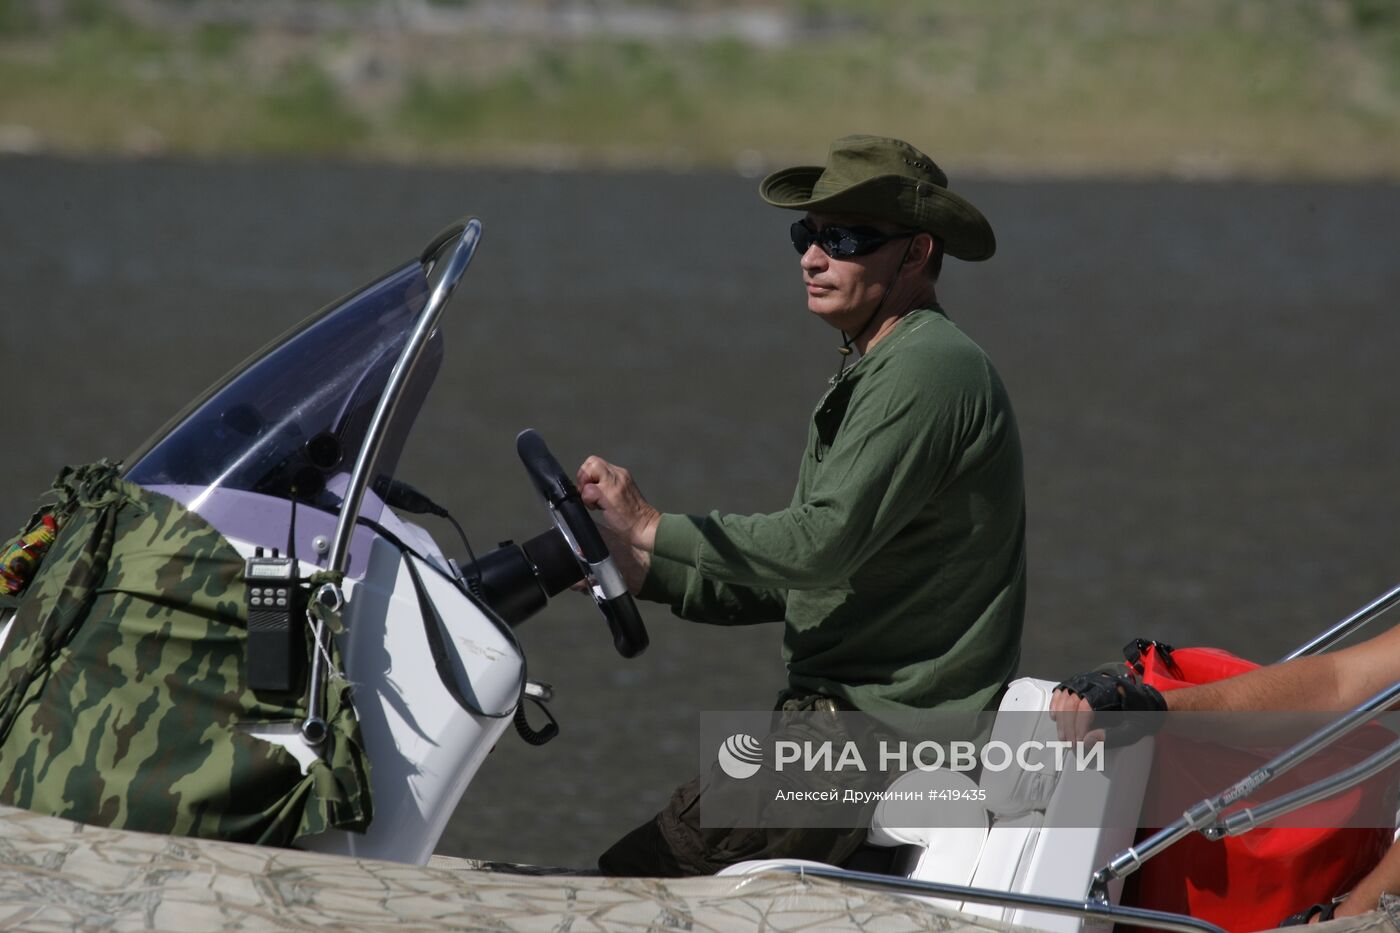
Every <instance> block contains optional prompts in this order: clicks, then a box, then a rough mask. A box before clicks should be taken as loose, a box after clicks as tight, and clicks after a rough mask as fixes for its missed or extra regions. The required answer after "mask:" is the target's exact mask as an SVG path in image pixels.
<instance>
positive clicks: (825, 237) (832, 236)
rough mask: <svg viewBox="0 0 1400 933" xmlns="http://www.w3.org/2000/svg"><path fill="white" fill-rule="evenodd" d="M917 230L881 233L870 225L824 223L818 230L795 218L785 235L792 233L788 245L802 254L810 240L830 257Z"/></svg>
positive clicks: (859, 252) (876, 245)
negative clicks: (848, 225)
mask: <svg viewBox="0 0 1400 933" xmlns="http://www.w3.org/2000/svg"><path fill="white" fill-rule="evenodd" d="M917 233H918V231H915V230H908V231H905V232H904V233H881V232H880V231H879V230H876V229H875V228H874V227H836V226H826V227H822V228H821V229H820V230H813V229H812V228H811V227H809V226H807V222H806V221H804V220H799V221H797V222H796V223H794V224H793V225H792V226H791V227H789V228H788V235H789V236H791V237H792V246H793V248H794V249H796V250H797V251H798V252H799V253H802V254H805V253H806V252H807V250H808V249H810V248H811V246H812V244H813V243H816V244H817V245H818V246H820V247H821V249H822V252H824V253H826V254H827V255H828V256H831V257H832V258H833V259H847V258H849V257H851V256H864V255H867V254H868V253H873V252H875V251H876V250H877V249H879V248H880V247H882V246H884V245H885V244H886V243H888V242H889V241H890V240H903V239H907V238H909V237H911V236H916V235H917Z"/></svg>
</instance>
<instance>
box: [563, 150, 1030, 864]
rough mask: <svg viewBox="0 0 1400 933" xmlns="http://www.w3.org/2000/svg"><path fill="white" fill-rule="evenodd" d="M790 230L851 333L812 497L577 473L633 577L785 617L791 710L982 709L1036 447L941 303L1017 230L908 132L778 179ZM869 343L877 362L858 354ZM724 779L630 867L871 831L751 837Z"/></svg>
mask: <svg viewBox="0 0 1400 933" xmlns="http://www.w3.org/2000/svg"><path fill="white" fill-rule="evenodd" d="M760 194H761V196H762V197H763V199H764V200H765V201H766V202H768V203H769V204H772V205H774V206H776V207H780V208H786V209H791V210H797V211H803V212H805V213H804V216H803V217H802V218H801V219H800V220H798V221H796V222H795V223H794V224H793V225H792V228H791V236H792V241H793V245H794V246H795V247H796V248H797V251H798V252H799V253H800V254H801V256H802V259H801V268H802V278H803V284H804V287H805V289H806V293H807V308H808V310H809V311H810V312H811V313H813V314H815V315H816V316H817V317H819V318H821V319H822V320H823V321H825V322H826V323H827V324H829V325H830V326H832V327H834V328H836V329H838V330H839V331H841V333H842V336H843V338H844V339H843V346H842V347H841V352H842V354H843V359H842V365H841V369H840V371H839V372H838V373H837V374H836V376H835V377H833V379H832V380H831V385H830V386H829V388H828V389H827V391H826V393H825V395H823V396H822V398H821V400H820V401H819V402H818V403H817V407H816V410H815V411H814V412H813V415H812V422H811V425H810V429H809V432H808V438H807V446H806V449H805V451H804V453H803V458H802V462H801V466H800V468H799V471H798V477H797V489H796V491H795V493H794V495H793V500H792V504H791V505H790V506H789V507H788V508H786V509H783V510H782V511H779V512H773V513H769V514H760V515H721V514H719V513H717V512H715V513H711V514H709V515H707V516H699V515H677V514H662V513H660V512H658V511H657V510H656V509H655V508H653V507H652V506H651V505H650V504H649V503H648V502H647V501H646V499H645V498H644V497H643V496H642V494H641V492H640V491H639V489H638V487H637V485H636V483H635V482H633V480H632V478H631V476H630V474H629V473H628V472H627V471H626V470H625V469H622V468H621V467H618V466H615V465H613V464H611V463H608V462H607V461H605V460H603V459H602V458H600V457H590V458H588V460H586V461H585V462H584V464H583V465H582V466H581V467H580V468H579V471H578V482H579V487H580V489H581V491H582V495H583V499H584V501H585V502H586V503H587V504H588V505H589V506H590V507H592V508H595V509H598V510H599V511H600V513H601V515H600V517H601V524H602V526H603V528H604V531H605V533H606V534H607V535H608V536H609V538H610V544H611V545H612V546H613V550H614V554H615V557H616V558H617V560H618V562H619V565H620V566H621V568H622V571H623V574H624V577H625V578H626V579H627V582H628V585H629V587H630V588H631V589H632V590H633V592H635V593H637V594H638V595H639V596H641V597H642V598H645V599H651V600H656V601H659V602H665V603H668V604H669V605H670V606H671V608H672V610H673V611H674V612H675V613H676V614H677V615H679V616H681V617H682V618H686V619H691V620H694V621H699V622H709V623H715V624H723V625H739V624H751V623H758V622H769V621H773V622H779V621H781V622H783V623H784V633H783V657H784V660H785V661H786V663H787V669H788V683H787V685H786V687H785V689H783V690H782V692H781V693H780V695H779V707H780V708H782V709H788V710H808V709H828V710H838V709H856V710H864V711H870V712H878V711H881V710H900V709H935V708H937V709H949V710H963V711H974V710H982V709H986V708H989V707H990V706H992V705H993V704H994V702H995V701H996V699H997V697H998V696H999V694H1000V692H1001V690H1002V688H1003V687H1004V686H1005V684H1006V682H1007V681H1008V680H1009V679H1010V678H1011V677H1012V675H1013V674H1014V673H1015V670H1016V667H1017V664H1018V661H1019V657H1020V636H1021V622H1022V615H1023V611H1024V606H1025V508H1024V490H1023V486H1022V479H1021V448H1020V441H1019V438H1018V436H1017V431H1016V422H1015V418H1014V416H1013V415H1012V411H1011V405H1010V402H1009V400H1008V399H1007V395H1006V390H1005V388H1004V387H1003V386H1002V383H1001V380H1000V378H999V377H998V376H997V373H996V371H995V370H994V369H993V368H992V365H991V362H990V361H989V360H988V359H987V357H986V355H985V354H984V353H983V352H982V350H981V349H980V348H979V347H978V346H977V345H976V344H975V343H973V342H972V340H970V339H969V338H968V337H967V336H966V335H964V334H963V332H962V331H961V330H960V329H959V328H958V327H957V326H956V325H955V324H953V323H952V322H951V321H950V320H949V319H948V317H947V315H946V314H945V312H944V311H943V309H942V308H940V307H939V305H938V302H937V296H936V292H935V285H936V282H937V279H938V275H939V272H940V269H941V266H942V259H943V254H944V253H947V254H948V255H951V256H954V257H956V258H959V259H964V260H971V261H980V260H984V259H987V258H988V257H990V256H991V255H992V253H993V251H994V250H995V248H996V241H995V239H994V237H993V234H992V230H991V226H990V225H989V224H988V223H987V221H986V219H985V218H984V217H983V216H982V214H981V212H979V211H978V210H977V208H975V207H973V206H972V204H970V203H969V202H968V201H966V200H965V199H963V198H962V197H960V196H958V195H956V194H954V193H953V192H952V191H950V190H948V186H947V177H946V176H945V175H944V174H943V172H942V171H941V170H940V169H939V168H938V166H937V165H936V164H935V163H934V162H933V160H932V159H930V158H929V157H928V156H926V155H924V154H923V153H922V152H920V151H919V150H917V149H915V148H914V147H912V146H910V145H909V144H907V143H904V142H902V141H900V140H895V139H887V138H884V137H876V136H847V137H844V138H842V139H839V140H837V141H836V142H835V143H833V144H832V147H831V150H830V153H829V155H828V160H827V164H826V165H825V166H803V167H797V168H791V169H786V170H784V171H780V172H775V173H774V174H772V175H770V176H768V177H767V178H766V179H764V181H763V183H762V185H761V186H760ZM853 351H854V353H855V354H858V359H857V360H856V361H855V362H854V364H852V365H847V362H848V360H849V357H850V356H851V355H852V352H853ZM702 787H703V780H701V781H699V782H692V784H691V785H687V786H686V787H684V788H682V789H681V790H680V791H678V792H677V796H676V798H675V799H673V800H672V802H671V805H670V806H669V807H668V808H667V810H665V811H663V812H662V813H661V814H658V816H657V818H656V819H655V820H653V821H652V822H650V823H648V824H646V825H644V826H643V827H641V828H640V829H638V830H636V831H634V832H633V833H632V834H630V835H629V836H628V837H626V838H625V839H624V840H622V842H620V843H618V845H616V846H614V847H613V849H611V850H609V852H608V853H606V854H605V855H604V856H603V858H602V859H601V860H600V863H599V864H600V866H601V867H602V869H603V871H604V872H605V873H609V874H661V875H669V874H699V873H708V872H710V871H714V870H715V869H716V868H717V867H720V866H722V865H723V864H725V863H727V862H731V861H740V860H743V859H746V858H755V857H774V856H788V857H802V858H814V859H822V860H826V861H840V859H841V858H843V857H844V856H845V855H848V854H849V853H850V851H852V850H853V848H854V847H855V845H856V844H858V842H859V836H860V835H861V834H859V833H852V832H847V833H844V834H842V833H839V832H834V831H824V832H823V831H805V832H791V833H787V834H783V833H778V834H776V836H775V835H774V834H772V833H769V834H768V835H767V837H766V838H765V837H764V834H762V833H759V834H754V833H752V832H750V833H748V834H747V836H746V839H747V840H748V841H746V842H742V843H738V844H736V841H735V839H734V838H733V837H723V836H720V835H716V832H715V831H714V830H708V831H706V830H701V829H700V828H698V827H697V826H695V825H693V822H691V821H688V820H687V819H686V817H685V814H687V813H693V812H694V811H696V810H698V809H699V808H698V807H695V806H693V805H692V804H693V803H694V798H695V795H696V794H698V793H700V792H701V789H702Z"/></svg>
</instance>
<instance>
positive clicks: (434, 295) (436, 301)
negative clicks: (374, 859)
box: [301, 217, 481, 745]
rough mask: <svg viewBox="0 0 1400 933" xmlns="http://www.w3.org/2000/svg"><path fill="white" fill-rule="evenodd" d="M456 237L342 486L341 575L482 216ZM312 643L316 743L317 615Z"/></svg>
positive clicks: (307, 730)
mask: <svg viewBox="0 0 1400 933" xmlns="http://www.w3.org/2000/svg"><path fill="white" fill-rule="evenodd" d="M456 226H457V225H454V226H453V227H450V228H448V231H445V232H444V233H443V234H439V236H438V237H437V238H436V239H435V240H434V241H433V242H434V244H435V245H436V247H437V249H436V250H435V251H434V255H436V254H437V252H438V251H440V250H442V249H445V248H446V247H447V245H448V244H449V243H450V242H451V241H452V239H453V235H454V234H453V233H452V232H451V231H454V230H455V229H456ZM456 239H457V244H456V246H455V247H454V248H453V250H452V253H451V254H450V255H449V256H448V257H447V259H446V260H445V261H443V262H442V263H441V265H442V274H441V275H440V276H439V277H438V280H437V284H436V285H435V286H433V290H432V292H431V294H429V296H428V301H427V303H426V304H425V305H424V306H423V310H422V311H421V312H419V314H418V320H417V321H415V322H414V324H413V330H412V331H411V332H410V333H409V336H408V340H407V341H406V342H405V343H404V347H403V350H402V351H400V353H399V358H398V360H396V361H395V363H394V368H393V369H392V370H391V371H390V372H389V381H388V382H387V383H386V384H385V386H384V391H383V392H381V393H380V395H379V404H378V405H377V406H375V409H374V415H373V416H372V417H371V418H370V422H369V427H368V428H367V429H366V431H365V439H364V443H362V444H361V445H360V452H359V455H358V456H357V457H356V458H355V468H354V470H353V471H352V472H351V474H350V482H349V485H348V486H347V487H346V489H345V497H344V499H343V500H342V501H341V506H340V517H339V519H338V521H337V522H336V526H335V538H334V539H333V541H332V544H331V549H330V556H329V559H328V561H327V567H328V569H330V570H331V571H332V572H336V573H342V574H343V573H344V572H345V568H346V565H347V564H348V563H349V559H350V538H351V536H352V535H353V534H354V531H355V523H356V521H358V520H359V517H360V506H361V505H362V504H363V502H364V496H365V489H366V488H367V487H368V485H369V473H370V469H371V468H372V467H373V466H374V461H375V459H376V458H378V456H379V451H380V448H381V447H382V446H383V443H384V436H385V434H386V433H387V432H388V429H389V419H390V418H392V417H393V415H394V410H395V408H397V407H398V404H399V398H400V397H401V396H402V395H403V390H404V386H405V385H407V384H408V379H409V377H410V376H411V375H412V374H413V370H414V367H416V366H417V365H418V359H419V357H420V356H421V355H422V352H423V347H424V346H426V345H427V343H428V338H429V337H430V336H432V333H433V330H434V329H435V328H436V327H437V324H438V319H439V318H440V317H441V316H442V310H443V308H445V307H446V306H447V299H449V298H451V297H452V292H453V290H454V289H456V287H457V283H458V282H459V281H460V280H461V278H462V273H464V272H465V271H466V270H467V266H468V264H470V263H471V261H472V256H473V255H475V253H476V247H477V243H478V242H480V240H481V221H480V220H477V219H476V218H475V217H472V218H468V219H467V220H465V221H462V222H461V232H460V233H459V234H456ZM430 258H431V257H430V256H429V254H427V253H425V255H424V262H427V261H429V260H430ZM434 271H436V270H434ZM328 585H329V584H328ZM323 589H324V587H323ZM330 597H331V598H332V599H334V600H336V601H341V602H343V599H344V597H343V594H341V592H340V590H339V587H335V591H334V592H333V593H331V594H330ZM316 598H318V599H319V598H321V594H319V593H318V594H317V596H316ZM312 645H313V648H312V651H313V655H312V660H311V677H310V684H309V685H308V688H307V697H306V719H305V720H304V721H303V722H302V724H301V734H302V738H304V739H305V740H306V741H307V742H310V743H311V744H313V745H319V744H320V743H321V742H322V741H324V740H325V737H326V720H325V717H324V716H323V715H322V712H321V705H322V702H323V700H324V696H323V694H324V692H325V678H326V670H325V663H326V662H325V654H326V652H325V623H324V622H322V621H321V620H320V619H319V618H318V619H317V620H316V624H315V628H314V630H313V635H312Z"/></svg>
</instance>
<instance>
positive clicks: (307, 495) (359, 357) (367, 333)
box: [126, 261, 443, 573]
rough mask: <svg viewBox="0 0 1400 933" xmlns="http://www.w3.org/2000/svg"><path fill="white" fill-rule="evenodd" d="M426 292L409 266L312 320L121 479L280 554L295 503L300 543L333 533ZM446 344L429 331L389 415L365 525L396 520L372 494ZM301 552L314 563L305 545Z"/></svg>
mask: <svg viewBox="0 0 1400 933" xmlns="http://www.w3.org/2000/svg"><path fill="white" fill-rule="evenodd" d="M428 292H429V283H428V281H427V278H426V276H425V273H424V270H423V266H422V264H421V263H420V262H417V261H415V262H412V263H409V264H408V265H405V266H404V267H402V268H400V269H398V270H396V271H394V272H391V273H389V274H388V275H386V276H385V277H383V278H381V279H379V280H378V281H376V282H374V283H372V284H370V285H368V286H366V287H365V288H363V289H362V290H360V291H359V292H356V293H354V294H352V295H351V296H350V297H348V298H346V299H344V300H342V301H340V302H338V303H336V304H333V305H331V306H330V307H328V308H326V309H323V310H322V311H320V312H318V313H317V314H315V315H313V316H312V317H310V318H308V319H307V320H306V321H304V322H302V323H301V324H300V325H298V326H297V327H296V328H293V329H292V330H291V331H290V332H288V333H287V334H284V335H283V336H282V337H280V338H278V339H277V340H275V341H273V342H272V343H271V344H269V345H268V346H267V347H265V348H264V349H263V350H261V351H259V352H258V353H256V354H254V355H253V356H252V357H251V358H250V359H248V360H247V361H245V362H244V363H243V364H241V365H240V366H238V367H237V368H235V369H234V370H233V372H232V373H230V374H229V375H228V376H225V377H224V378H223V379H222V380H220V381H219V382H217V383H215V384H214V386H212V387H211V388H210V389H209V390H208V391H206V392H205V393H204V395H203V396H202V397H201V398H199V399H198V400H196V401H195V402H194V403H192V404H191V406H190V407H189V408H187V409H186V410H185V411H184V412H182V413H181V414H180V415H177V416H176V417H175V418H174V419H173V420H172V421H171V422H170V423H169V424H167V425H166V426H165V427H164V428H162V429H161V430H160V431H158V432H156V434H155V436H154V437H152V438H151V439H150V440H148V441H147V442H146V444H145V445H144V446H143V447H142V448H141V449H140V450H139V451H138V452H137V453H136V454H134V455H133V456H132V457H131V458H129V459H128V462H129V463H131V464H132V465H131V467H130V469H129V470H128V471H127V474H126V478H127V479H128V480H130V481H131V482H134V483H137V484H139V485H141V486H144V487H147V488H150V489H154V490H155V491H158V492H161V493H164V494H165V495H169V496H171V497H173V498H175V499H177V500H179V501H181V502H182V503H184V504H185V505H186V506H187V507H188V508H190V509H191V510H193V511H195V512H197V513H199V514H200V515H202V516H203V517H204V518H205V519H206V520H207V521H209V522H210V523H211V524H212V525H214V526H215V527H216V528H218V529H219V530H220V531H222V532H223V533H224V534H226V535H229V536H232V537H237V538H240V539H243V540H245V541H250V542H252V543H254V544H259V545H264V546H267V547H284V546H286V545H287V544H288V540H289V539H288V530H289V525H290V522H289V515H290V502H291V500H292V499H293V498H294V499H295V501H296V503H297V508H298V509H301V508H302V507H307V511H306V514H305V519H306V521H305V524H306V525H307V528H306V531H307V533H308V537H309V534H310V532H311V531H313V530H322V529H324V528H326V527H333V520H332V521H331V522H329V524H328V523H327V521H326V519H327V518H330V517H331V516H333V515H334V514H335V513H337V512H338V511H339V508H340V502H341V495H342V493H343V492H344V491H345V488H346V485H347V484H348V480H349V476H350V473H351V471H352V470H353V468H354V463H355V458H356V456H357V455H358V454H359V451H360V447H361V445H362V443H363V441H364V438H365V432H366V429H367V428H368V426H369V423H370V420H371V416H372V415H373V413H374V410H375V407H376V405H377V404H378V402H379V398H380V395H381V394H382V392H383V390H384V387H385V385H386V383H387V382H388V380H389V374H390V372H391V370H392V369H393V366H394V363H395V362H396V361H397V359H398V357H399V354H400V352H401V351H402V350H403V347H404V344H405V342H406V341H407V339H408V337H409V334H410V332H411V330H412V328H413V324H414V321H415V319H416V318H417V317H418V314H419V313H420V312H421V311H422V310H423V307H424V305H425V304H426V303H427V297H428ZM442 346H443V342H442V335H441V332H440V331H439V332H435V333H434V334H433V335H432V338H431V339H430V340H429V342H428V344H427V345H426V346H425V347H424V350H423V352H422V354H421V356H420V358H419V360H418V364H417V366H416V367H415V369H414V371H413V374H412V376H411V378H410V380H409V382H408V384H407V386H406V389H405V391H404V393H403V395H402V396H401V398H400V399H399V402H398V404H397V406H396V407H395V409H394V414H393V418H392V420H391V422H390V424H389V427H388V431H387V433H386V435H385V438H384V441H383V444H382V445H381V447H380V451H379V455H378V458H377V460H376V461H375V463H374V465H373V469H372V471H371V473H370V488H369V490H367V491H366V493H365V497H364V502H363V504H362V506H361V510H360V517H361V518H362V519H368V520H370V521H372V522H378V521H380V520H381V518H384V519H385V520H387V521H393V519H392V516H391V515H389V516H387V517H386V510H385V509H384V504H383V502H382V501H381V500H380V499H379V497H378V496H377V495H375V493H374V490H375V489H376V487H379V488H382V484H384V483H385V482H387V480H389V479H392V477H393V472H394V469H395V467H396V465H397V463H398V460H399V456H400V454H401V453H402V451H403V446H404V442H405V440H406V439H407V437H408V434H409V430H410V429H411V428H412V426H413V422H414V420H415V418H416V417H417V415H418V412H419V409H420V408H421V407H422V403H423V399H424V398H425V396H426V395H427V392H428V389H429V387H430V386H431V385H432V381H433V378H434V377H435V376H436V374H437V371H438V368H439V366H440V365H441V362H442ZM316 512H320V513H321V515H320V516H317V515H316V514H315V513H316ZM297 520H298V522H299V523H301V522H302V519H301V518H298V519H297ZM395 524H397V523H396V522H395ZM302 536H303V535H302V532H301V530H298V534H297V537H298V538H301V537H302ZM303 547H304V545H303ZM298 553H299V554H300V555H302V556H303V557H305V558H310V557H311V556H312V555H311V553H308V551H307V550H302V548H301V547H298ZM353 572H354V571H353V568H352V573H353Z"/></svg>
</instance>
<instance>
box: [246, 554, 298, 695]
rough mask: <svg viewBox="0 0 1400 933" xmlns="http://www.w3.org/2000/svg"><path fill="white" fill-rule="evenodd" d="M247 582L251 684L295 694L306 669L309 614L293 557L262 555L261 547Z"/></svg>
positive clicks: (251, 561) (249, 565) (249, 564)
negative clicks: (304, 623) (302, 619)
mask: <svg viewBox="0 0 1400 933" xmlns="http://www.w3.org/2000/svg"><path fill="white" fill-rule="evenodd" d="M243 580H244V582H245V583H247V585H248V686H249V687H251V688H252V689H253V690H259V691H261V690H268V691H277V692H280V693H290V692H292V691H294V690H296V689H297V687H298V686H299V681H300V679H301V669H302V667H303V660H304V658H303V655H304V653H305V650H304V647H303V639H302V631H301V625H299V624H297V623H298V617H299V616H302V615H304V614H305V612H306V609H305V607H304V606H302V605H301V600H300V598H299V596H300V589H301V588H300V586H299V585H298V583H299V581H298V580H297V562H296V558H293V557H279V556H278V554H277V549H276V548H273V549H272V556H271V557H265V556H263V549H262V548H257V549H256V550H255V551H254V556H253V557H250V558H248V562H247V566H246V568H245V570H244V572H243Z"/></svg>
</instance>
